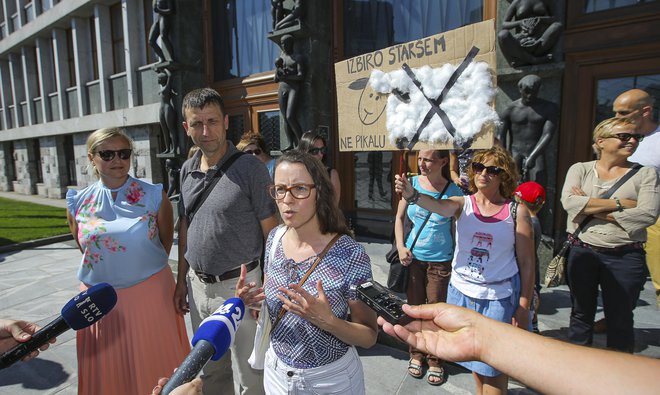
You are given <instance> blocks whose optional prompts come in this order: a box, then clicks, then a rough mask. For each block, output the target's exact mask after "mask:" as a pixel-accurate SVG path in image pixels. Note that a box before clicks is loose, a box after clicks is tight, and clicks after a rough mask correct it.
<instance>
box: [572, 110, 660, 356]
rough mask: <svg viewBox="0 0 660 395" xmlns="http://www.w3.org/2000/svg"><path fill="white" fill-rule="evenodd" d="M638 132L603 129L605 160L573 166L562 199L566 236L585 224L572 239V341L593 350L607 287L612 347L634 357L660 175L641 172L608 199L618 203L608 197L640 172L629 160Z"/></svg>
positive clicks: (616, 123)
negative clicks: (635, 317)
mask: <svg viewBox="0 0 660 395" xmlns="http://www.w3.org/2000/svg"><path fill="white" fill-rule="evenodd" d="M636 130H637V126H636V124H635V123H634V121H632V120H631V119H630V118H610V119H606V120H604V121H603V122H601V123H600V124H598V126H596V129H595V130H594V135H593V141H594V145H593V146H594V149H595V150H596V151H597V152H598V160H595V161H590V162H580V163H576V164H574V165H573V166H571V167H570V169H568V173H567V174H566V181H565V182H564V187H563V189H562V194H561V202H562V205H563V206H564V209H565V210H566V212H567V213H568V218H567V226H566V231H567V232H568V233H569V234H572V233H573V232H574V231H575V230H576V229H577V226H578V224H580V223H582V222H583V221H586V222H585V223H584V224H583V225H582V227H581V231H580V233H579V234H578V235H577V237H569V239H570V240H571V244H572V245H571V248H570V251H569V254H568V257H567V268H566V275H567V280H568V285H569V287H570V290H571V301H572V310H571V319H570V324H569V329H568V338H569V341H571V342H573V343H576V344H581V345H590V344H591V342H592V339H593V326H594V317H595V314H596V309H597V307H598V304H597V296H598V288H599V286H600V289H601V292H602V297H603V310H604V313H605V316H606V317H608V320H607V325H606V326H607V329H606V333H607V347H608V348H611V349H614V350H619V351H624V352H633V350H634V347H635V338H634V331H633V309H634V307H635V304H636V303H637V299H638V298H639V293H640V291H641V290H642V287H643V285H644V282H645V281H646V256H645V253H644V249H643V244H644V242H645V241H646V228H647V227H648V226H650V225H653V224H654V223H655V221H656V220H657V218H658V211H659V209H660V196H659V195H658V174H657V173H656V170H655V168H654V167H646V166H645V167H641V168H640V169H639V170H637V172H636V173H632V174H634V175H633V176H632V177H630V179H628V180H627V181H625V182H624V183H623V184H621V185H620V186H619V187H618V188H617V189H616V190H614V192H613V193H609V195H612V196H610V197H609V198H607V199H606V198H603V195H605V194H606V193H608V190H609V189H610V188H612V187H613V186H614V185H615V184H617V181H619V180H620V179H621V178H622V177H624V175H626V174H628V173H629V172H631V171H635V170H634V169H633V165H635V164H634V163H632V162H630V161H629V160H628V158H630V156H631V155H632V154H633V153H634V152H635V150H636V149H637V146H638V144H639V141H640V140H641V138H642V136H641V135H639V134H638V132H637V131H636ZM635 167H636V166H635ZM585 218H587V219H586V220H585Z"/></svg>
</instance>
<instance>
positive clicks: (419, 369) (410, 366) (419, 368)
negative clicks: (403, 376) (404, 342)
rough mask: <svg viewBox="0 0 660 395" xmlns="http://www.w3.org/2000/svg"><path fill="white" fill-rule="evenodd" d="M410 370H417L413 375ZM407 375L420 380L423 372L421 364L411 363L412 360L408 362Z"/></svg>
mask: <svg viewBox="0 0 660 395" xmlns="http://www.w3.org/2000/svg"><path fill="white" fill-rule="evenodd" d="M410 369H417V372H418V373H416V374H415V373H413V372H412V370H410ZM408 374H409V375H411V376H413V377H414V378H416V379H421V378H422V377H423V376H424V371H423V370H422V364H421V363H419V364H417V363H415V362H413V360H412V359H410V361H408Z"/></svg>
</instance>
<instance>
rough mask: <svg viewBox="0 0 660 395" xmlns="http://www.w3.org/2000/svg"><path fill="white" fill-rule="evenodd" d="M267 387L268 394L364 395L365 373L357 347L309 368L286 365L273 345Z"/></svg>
mask: <svg viewBox="0 0 660 395" xmlns="http://www.w3.org/2000/svg"><path fill="white" fill-rule="evenodd" d="M264 389H265V390H266V394H268V395H282V394H291V395H307V394H310V395H316V394H319V395H320V394H324V395H325V394H355V395H364V393H365V392H364V372H363V371H362V363H361V362H360V357H359V356H358V353H357V350H356V349H355V347H351V348H349V349H348V351H347V352H346V355H344V356H343V357H341V358H339V359H338V360H336V361H334V362H332V363H329V364H327V365H324V366H319V367H317V368H310V369H296V368H293V367H291V366H289V365H287V364H285V363H284V362H282V361H281V360H279V359H278V358H277V355H275V351H273V348H272V347H271V348H269V349H268V351H267V352H266V362H265V368H264Z"/></svg>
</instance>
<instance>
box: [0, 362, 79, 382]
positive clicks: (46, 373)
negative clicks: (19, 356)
mask: <svg viewBox="0 0 660 395" xmlns="http://www.w3.org/2000/svg"><path fill="white" fill-rule="evenodd" d="M68 378H69V374H68V373H66V372H65V371H64V368H63V367H62V365H61V364H59V363H56V362H52V361H48V360H45V359H40V358H36V359H33V360H31V361H28V362H18V363H16V364H14V365H12V366H10V367H9V368H7V369H3V370H1V371H0V387H4V386H8V385H15V384H22V388H26V389H27V388H29V389H36V390H47V389H50V388H55V387H58V386H59V385H61V384H62V383H64V382H65V381H67V380H68Z"/></svg>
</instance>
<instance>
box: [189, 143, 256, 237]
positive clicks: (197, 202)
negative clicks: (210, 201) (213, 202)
mask: <svg viewBox="0 0 660 395" xmlns="http://www.w3.org/2000/svg"><path fill="white" fill-rule="evenodd" d="M243 154H245V152H241V151H238V152H234V153H233V154H232V156H230V157H229V158H227V160H226V161H225V163H223V164H222V166H220V168H219V169H218V171H216V172H215V174H214V175H213V180H211V182H209V184H208V185H207V186H206V188H204V191H203V192H202V194H201V195H199V197H198V198H197V199H196V200H195V201H194V202H192V204H191V205H190V206H188V207H187V208H186V217H187V219H188V225H190V223H191V222H192V220H193V218H194V216H195V213H196V212H197V210H199V208H200V207H201V206H202V204H204V201H206V198H208V197H209V195H210V194H211V191H213V188H215V186H216V185H217V184H218V182H219V181H220V179H221V178H222V176H224V175H225V173H226V172H227V170H228V169H229V168H230V167H231V165H232V164H233V163H234V162H235V161H236V159H238V158H239V157H240V156H241V155H243Z"/></svg>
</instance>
